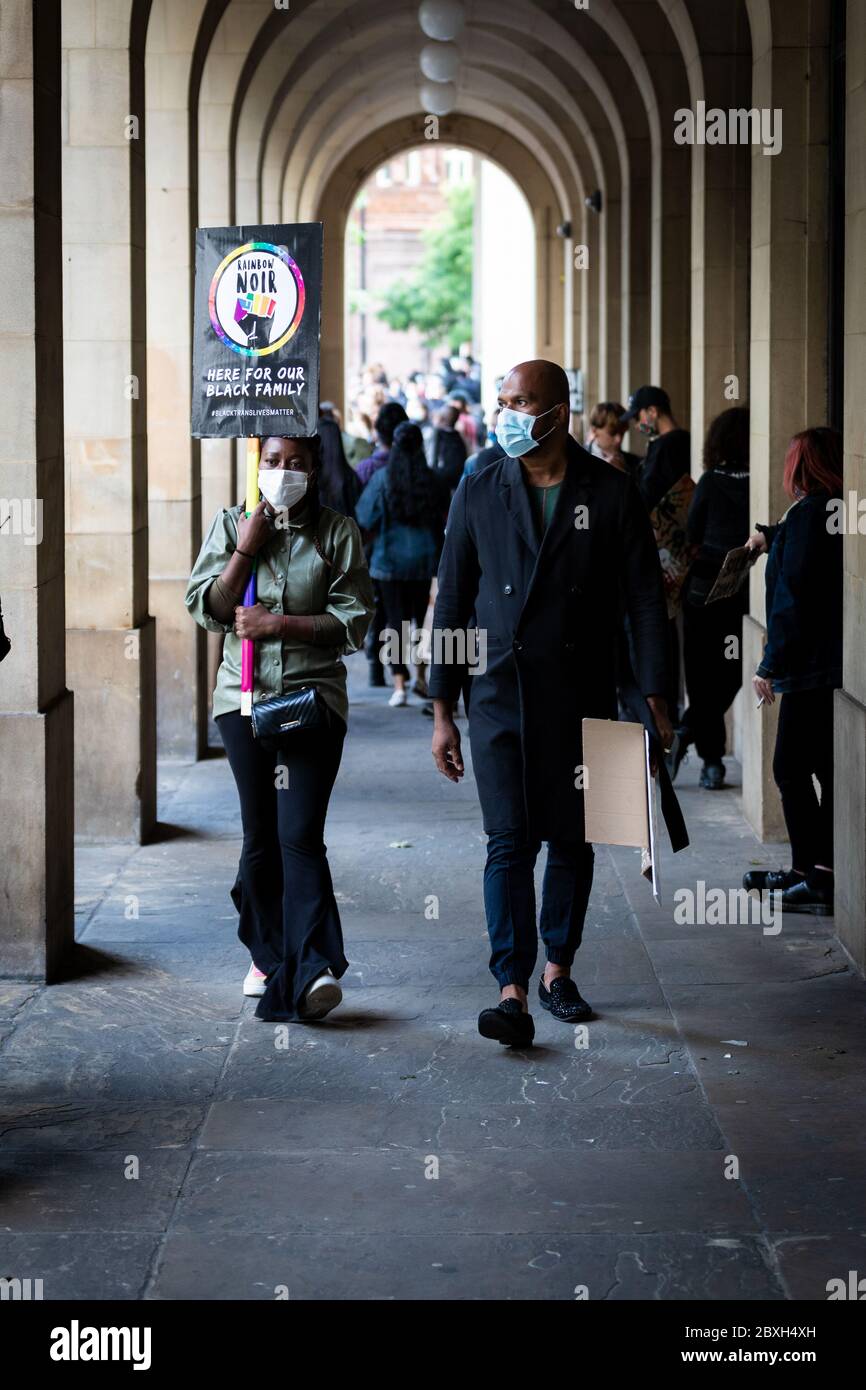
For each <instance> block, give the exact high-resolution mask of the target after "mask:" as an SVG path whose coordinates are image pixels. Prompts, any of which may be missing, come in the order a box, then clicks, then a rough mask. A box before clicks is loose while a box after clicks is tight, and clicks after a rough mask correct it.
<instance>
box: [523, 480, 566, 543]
mask: <svg viewBox="0 0 866 1390" xmlns="http://www.w3.org/2000/svg"><path fill="white" fill-rule="evenodd" d="M561 491H562V483H554V484H553V487H536V486H535V484H534V483H530V484H529V500H530V502H531V503H532V514H533V516H534V517H535V529H536V531H537V532H538V536H539V538H540V537H542V536H543V535H544V533H545V531H546V530H547V528H548V526H549V525H550V521H551V518H552V516H553V513H554V511H555V509H556V504H557V502H558V501H559V494H560V492H561Z"/></svg>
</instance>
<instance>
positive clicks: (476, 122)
mask: <svg viewBox="0 0 866 1390" xmlns="http://www.w3.org/2000/svg"><path fill="white" fill-rule="evenodd" d="M442 126H443V127H444V130H443V133H442V137H441V138H442V139H443V140H446V141H447V142H448V144H453V145H459V146H462V147H464V148H466V149H471V150H475V151H476V153H478V154H482V155H484V157H485V158H488V159H492V160H493V161H494V163H498V164H500V165H501V166H502V167H503V168H504V169H506V170H507V171H508V173H509V174H510V175H511V177H512V178H513V179H514V180H515V182H516V183H517V184H518V186H519V187H520V188H521V190H522V191H523V193H524V195H525V196H526V198H527V201H528V202H529V205H530V207H531V208H532V209H533V210H534V211H535V213H536V245H537V246H538V242H539V228H540V225H541V224H540V219H539V216H538V210H539V209H542V208H544V207H548V208H550V207H556V208H557V211H558V213H559V214H560V215H561V212H562V209H561V206H560V205H559V203H558V199H557V194H556V191H555V189H554V187H553V184H552V183H551V181H550V180H549V178H548V177H547V175H546V174H545V173H544V172H543V171H542V170H541V169H540V168H539V166H538V165H537V163H536V161H535V160H534V159H533V157H532V155H531V154H530V152H529V151H528V150H527V148H526V147H525V146H522V145H520V144H519V142H518V141H517V139H516V138H515V137H514V136H513V135H512V134H510V133H508V132H506V131H503V130H502V129H501V128H500V127H496V126H493V125H492V124H491V123H490V122H489V121H485V120H483V119H481V118H480V117H476V116H469V115H454V116H449V117H445V118H443V122H442ZM423 143H424V132H423V124H422V122H421V120H420V119H419V118H417V117H416V118H414V119H412V118H411V117H408V118H404V119H403V120H397V121H394V122H392V123H391V124H390V125H388V126H383V127H381V128H380V129H379V130H377V131H373V132H371V133H370V134H369V135H367V136H365V137H364V139H363V140H361V141H359V142H357V144H356V145H355V146H354V147H353V148H352V149H351V150H350V151H349V152H348V153H347V154H346V155H345V156H344V157H343V159H342V160H341V161H340V162H339V163H338V164H337V165H336V167H335V168H334V169H333V170H332V171H331V173H330V174H329V176H328V179H327V182H326V183H325V184H324V185H323V187H322V190H321V193H320V195H319V197H318V202H317V206H316V208H315V209H314V210H315V212H316V214H317V220H325V221H326V222H327V225H328V227H329V229H330V231H329V235H328V237H327V238H326V242H325V285H326V293H325V295H324V303H323V318H322V390H323V393H324V394H326V395H327V396H328V397H329V398H330V399H332V400H333V399H337V400H339V401H340V402H342V398H343V380H344V372H343V360H344V352H343V313H344V308H343V305H344V284H343V265H344V250H343V248H344V240H345V227H346V219H347V217H348V213H349V209H350V207H351V204H352V201H353V199H354V197H355V194H356V192H357V190H358V189H359V188H360V187H361V184H362V183H363V182H364V180H365V179H366V178H367V177H369V175H370V174H371V173H372V172H373V171H374V170H375V169H376V168H377V167H378V166H379V165H380V164H382V163H383V162H384V161H385V160H387V159H389V158H392V157H393V156H394V155H396V154H399V153H400V152H401V151H403V150H406V149H409V148H412V147H413V146H416V145H419V144H423ZM543 249H544V248H542V251H543ZM551 259H552V258H551V257H550V256H549V255H547V254H542V255H541V256H539V255H537V256H536V277H537V279H538V280H542V279H543V280H544V281H545V283H544V284H539V289H540V290H541V291H542V292H543V294H544V295H545V296H546V295H547V293H548V292H549V290H550V284H551V282H552V281H554V280H555V279H558V275H557V271H556V268H555V267H554V266H553V265H551V264H550V262H551ZM541 304H542V294H539V295H538V296H537V305H538V310H537V311H538V312H539V314H541V313H542V312H543V310H542V308H541ZM557 318H558V321H555V322H554V323H553V325H552V336H551V338H550V340H549V341H548V342H545V341H544V337H543V335H542V334H541V333H539V334H538V336H537V344H538V351H539V353H543V355H553V356H555V357H556V360H561V354H562V339H563V325H562V315H561V312H560V313H559V314H558V316H557ZM543 350H544V351H543Z"/></svg>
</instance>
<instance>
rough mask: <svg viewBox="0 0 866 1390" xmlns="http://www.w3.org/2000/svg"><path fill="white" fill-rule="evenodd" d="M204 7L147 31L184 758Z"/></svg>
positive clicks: (202, 650)
mask: <svg viewBox="0 0 866 1390" xmlns="http://www.w3.org/2000/svg"><path fill="white" fill-rule="evenodd" d="M203 8H204V0H154V4H153V8H152V10H151V16H150V23H149V25H148V34H147V74H146V76H147V124H148V141H147V151H146V176H147V248H148V250H147V418H148V460H149V466H148V523H149V540H150V546H149V551H150V607H151V611H152V613H153V615H154V617H155V619H156V622H157V630H158V633H159V645H158V652H157V729H158V736H159V750H160V753H161V754H165V755H168V756H171V757H181V758H197V757H201V756H202V755H203V754H204V752H205V750H206V747H207V672H206V645H205V634H204V632H203V631H202V630H201V628H199V627H197V626H196V624H195V623H193V622H192V621H191V620H190V617H189V615H188V613H187V611H186V609H185V607H184V602H183V599H184V594H185V592H186V586H187V582H188V580H189V574H190V570H191V569H192V566H193V563H194V561H195V558H196V556H197V554H198V551H199V548H200V545H201V450H200V447H199V444H198V441H196V440H191V438H190V383H191V374H192V282H193V273H194V264H193V239H194V231H195V217H194V213H193V211H192V209H194V208H195V206H196V198H195V188H196V170H195V167H194V165H191V161H190V152H191V151H192V152H193V156H194V155H195V151H196V150H197V137H196V134H195V121H194V119H193V115H194V113H193V114H191V113H190V110H189V100H190V72H191V66H192V54H193V50H194V47H195V41H196V35H197V33H198V27H199V22H200V20H201V16H202V11H203ZM191 121H192V129H191V124H190V123H191Z"/></svg>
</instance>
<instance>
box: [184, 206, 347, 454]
mask: <svg viewBox="0 0 866 1390" xmlns="http://www.w3.org/2000/svg"><path fill="white" fill-rule="evenodd" d="M321 302H322V224H321V222H307V223H299V224H297V225H295V226H262V227H200V228H199V229H198V231H197V232H196V254H195V322H194V330H193V371H192V434H193V436H194V437H195V438H197V439H233V438H250V437H253V436H261V437H263V436H265V435H270V434H279V435H288V436H291V437H297V436H300V435H311V434H315V432H316V422H317V420H318V416H319V334H320V320H321Z"/></svg>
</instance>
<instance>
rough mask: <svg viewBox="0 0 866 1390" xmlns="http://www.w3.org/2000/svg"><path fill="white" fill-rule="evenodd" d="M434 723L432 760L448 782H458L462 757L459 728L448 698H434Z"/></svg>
mask: <svg viewBox="0 0 866 1390" xmlns="http://www.w3.org/2000/svg"><path fill="white" fill-rule="evenodd" d="M433 708H434V710H435V715H434V718H435V721H436V722H435V724H434V725H433V746H432V749H431V752H432V754H433V761H434V763H435V764H436V766H437V767H438V769H439V771H440V772H441V773H442V776H443V777H447V778H448V781H449V782H459V781H460V778H461V777H462V776H463V772H464V768H463V758H462V755H461V753H460V730H459V729H458V728H457V725H456V724H455V723H454V718H453V715H452V713H451V702H450V701H449V700H434V701H433Z"/></svg>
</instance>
